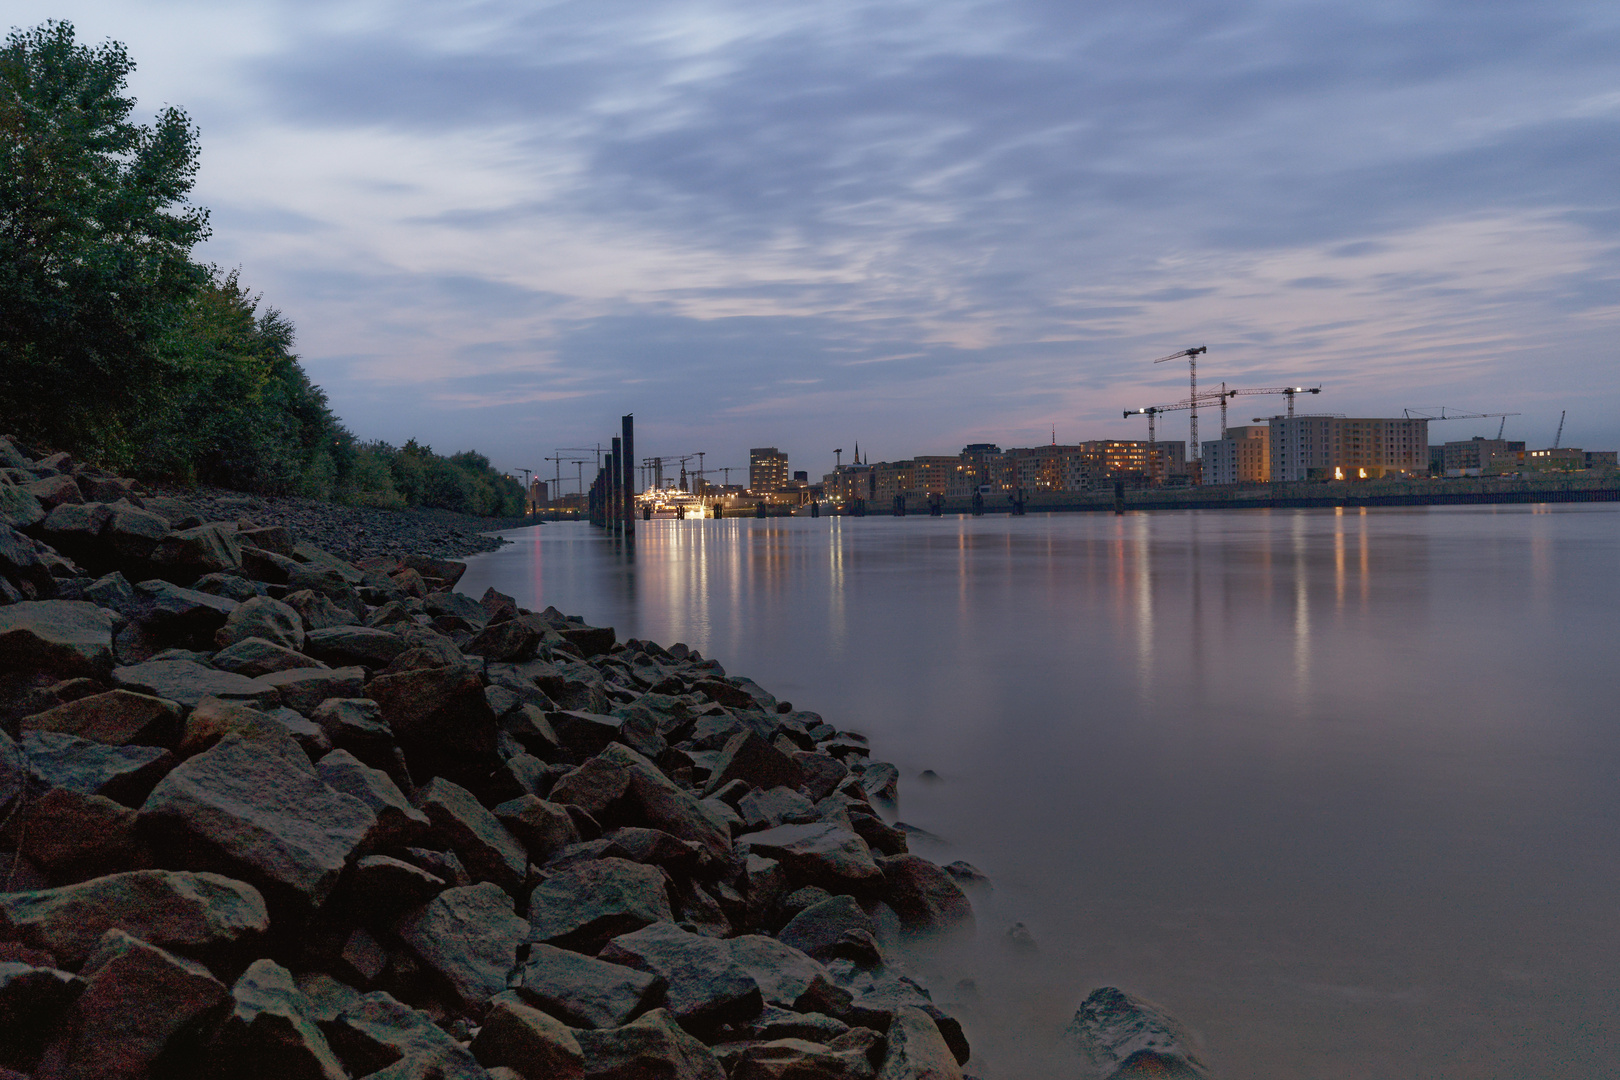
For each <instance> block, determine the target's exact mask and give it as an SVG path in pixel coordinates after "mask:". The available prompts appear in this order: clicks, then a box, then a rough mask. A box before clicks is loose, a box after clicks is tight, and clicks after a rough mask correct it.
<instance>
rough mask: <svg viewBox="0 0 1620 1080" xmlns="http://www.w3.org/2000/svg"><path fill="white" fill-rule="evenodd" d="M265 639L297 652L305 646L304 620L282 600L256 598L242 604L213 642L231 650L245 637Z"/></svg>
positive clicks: (221, 628) (226, 621)
mask: <svg viewBox="0 0 1620 1080" xmlns="http://www.w3.org/2000/svg"><path fill="white" fill-rule="evenodd" d="M253 637H256V638H263V639H264V640H266V641H272V642H274V643H276V644H277V645H283V646H285V647H287V648H289V649H292V650H293V651H294V652H298V651H300V650H302V649H303V647H304V620H303V617H302V616H300V615H299V614H298V612H296V611H294V610H293V609H292V608H290V607H288V606H287V605H286V604H283V603H282V602H281V601H280V600H272V599H271V598H270V597H268V596H255V597H254V598H253V599H252V600H249V601H247V602H246V603H244V604H241V605H239V606H238V607H237V608H236V610H234V611H232V612H231V613H230V615H229V617H227V618H226V620H225V625H224V626H222V627H220V628H219V632H218V633H217V634H215V635H214V643H215V644H216V645H218V646H219V647H220V648H222V649H225V648H229V647H230V646H232V645H235V644H236V643H237V642H238V641H242V640H243V639H245V638H253Z"/></svg>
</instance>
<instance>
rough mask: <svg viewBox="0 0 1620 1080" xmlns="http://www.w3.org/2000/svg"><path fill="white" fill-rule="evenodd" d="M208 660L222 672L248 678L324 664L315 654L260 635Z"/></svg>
mask: <svg viewBox="0 0 1620 1080" xmlns="http://www.w3.org/2000/svg"><path fill="white" fill-rule="evenodd" d="M209 663H210V664H212V665H213V666H214V667H216V668H218V669H219V670H221V671H229V672H232V673H234V674H237V675H244V676H246V677H247V678H249V679H256V678H258V677H259V676H260V675H269V674H270V673H271V672H275V671H291V670H293V669H295V668H314V667H320V666H321V663H320V661H318V660H316V659H314V658H313V657H310V656H305V655H304V654H303V653H300V652H294V651H293V650H291V649H289V648H287V647H286V646H285V645H277V644H275V643H274V642H271V641H266V640H265V639H264V638H257V637H250V638H244V639H242V640H241V641H238V642H237V643H236V644H234V645H232V646H230V647H229V648H226V649H221V650H220V651H219V652H217V653H215V654H214V656H213V659H212V660H210V661H209Z"/></svg>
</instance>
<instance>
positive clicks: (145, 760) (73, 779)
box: [22, 731, 174, 806]
mask: <svg viewBox="0 0 1620 1080" xmlns="http://www.w3.org/2000/svg"><path fill="white" fill-rule="evenodd" d="M22 748H23V753H24V754H26V755H28V767H29V770H30V771H31V772H32V773H33V775H34V776H36V777H38V778H39V779H40V780H41V781H42V782H43V783H44V784H45V785H46V786H47V787H53V788H66V789H68V790H69V791H77V792H81V793H83V794H85V795H101V796H105V797H106V798H109V799H112V800H114V801H116V802H121V803H127V804H128V805H130V806H139V805H140V804H141V802H143V801H144V800H145V799H146V797H147V796H148V795H149V794H151V792H152V788H153V786H154V785H156V784H157V782H158V781H159V780H161V779H163V777H164V775H165V774H167V773H168V771H169V770H170V769H171V768H173V767H174V755H173V754H171V753H169V752H168V751H167V750H163V749H160V748H158V747H155V746H108V745H106V744H104V743H99V742H92V741H91V740H89V739H81V738H78V737H77V736H74V735H63V734H61V733H59V732H55V731H30V732H28V733H27V734H26V735H24V736H23V739H22Z"/></svg>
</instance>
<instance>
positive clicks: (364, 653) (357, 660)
mask: <svg viewBox="0 0 1620 1080" xmlns="http://www.w3.org/2000/svg"><path fill="white" fill-rule="evenodd" d="M408 648H410V646H409V645H408V644H407V643H406V641H405V639H404V638H402V637H400V636H399V635H398V634H392V633H389V632H388V631H387V630H377V629H374V628H372V627H369V626H332V627H328V628H325V629H319V630H311V631H310V632H309V633H308V634H307V635H306V636H305V638H304V651H305V652H307V653H309V655H311V656H314V657H317V658H319V659H321V660H324V661H325V662H326V663H328V664H348V665H354V664H359V665H361V666H363V667H368V668H384V667H387V666H388V665H389V664H391V663H393V662H394V660H395V659H396V658H398V656H399V654H400V653H402V652H404V651H405V650H406V649H408Z"/></svg>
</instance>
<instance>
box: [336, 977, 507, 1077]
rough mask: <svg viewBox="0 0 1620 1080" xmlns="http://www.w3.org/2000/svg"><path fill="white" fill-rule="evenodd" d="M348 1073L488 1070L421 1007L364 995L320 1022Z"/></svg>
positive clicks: (423, 1073)
mask: <svg viewBox="0 0 1620 1080" xmlns="http://www.w3.org/2000/svg"><path fill="white" fill-rule="evenodd" d="M325 1029H326V1034H327V1038H328V1039H330V1040H331V1042H332V1047H333V1049H335V1050H336V1051H337V1052H338V1055H339V1056H340V1057H341V1058H342V1059H343V1061H344V1063H345V1064H346V1065H348V1066H349V1070H350V1072H352V1073H354V1074H355V1075H356V1076H367V1077H370V1080H489V1073H488V1072H487V1071H485V1069H484V1067H483V1066H482V1065H480V1064H478V1061H477V1059H476V1058H474V1057H473V1056H472V1054H471V1053H470V1052H469V1051H468V1050H467V1049H466V1048H465V1047H463V1046H462V1045H461V1044H460V1043H458V1042H456V1040H454V1039H452V1038H451V1037H450V1036H449V1035H448V1034H446V1033H445V1032H444V1031H443V1030H441V1029H440V1028H439V1026H438V1025H437V1024H435V1023H434V1022H433V1018H432V1017H431V1016H429V1015H428V1014H427V1013H425V1012H421V1011H419V1010H417V1009H413V1008H411V1007H410V1006H409V1005H403V1004H401V1003H400V1002H399V1001H396V1000H395V999H394V998H392V997H390V996H389V995H388V994H385V993H381V992H378V993H372V994H366V995H365V996H363V997H361V998H360V1000H359V1001H357V1002H355V1003H354V1004H352V1005H349V1006H348V1007H347V1008H345V1009H343V1011H342V1012H340V1013H339V1014H338V1015H337V1016H336V1017H335V1018H334V1019H333V1020H331V1021H330V1022H328V1023H327V1024H326V1025H325Z"/></svg>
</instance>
